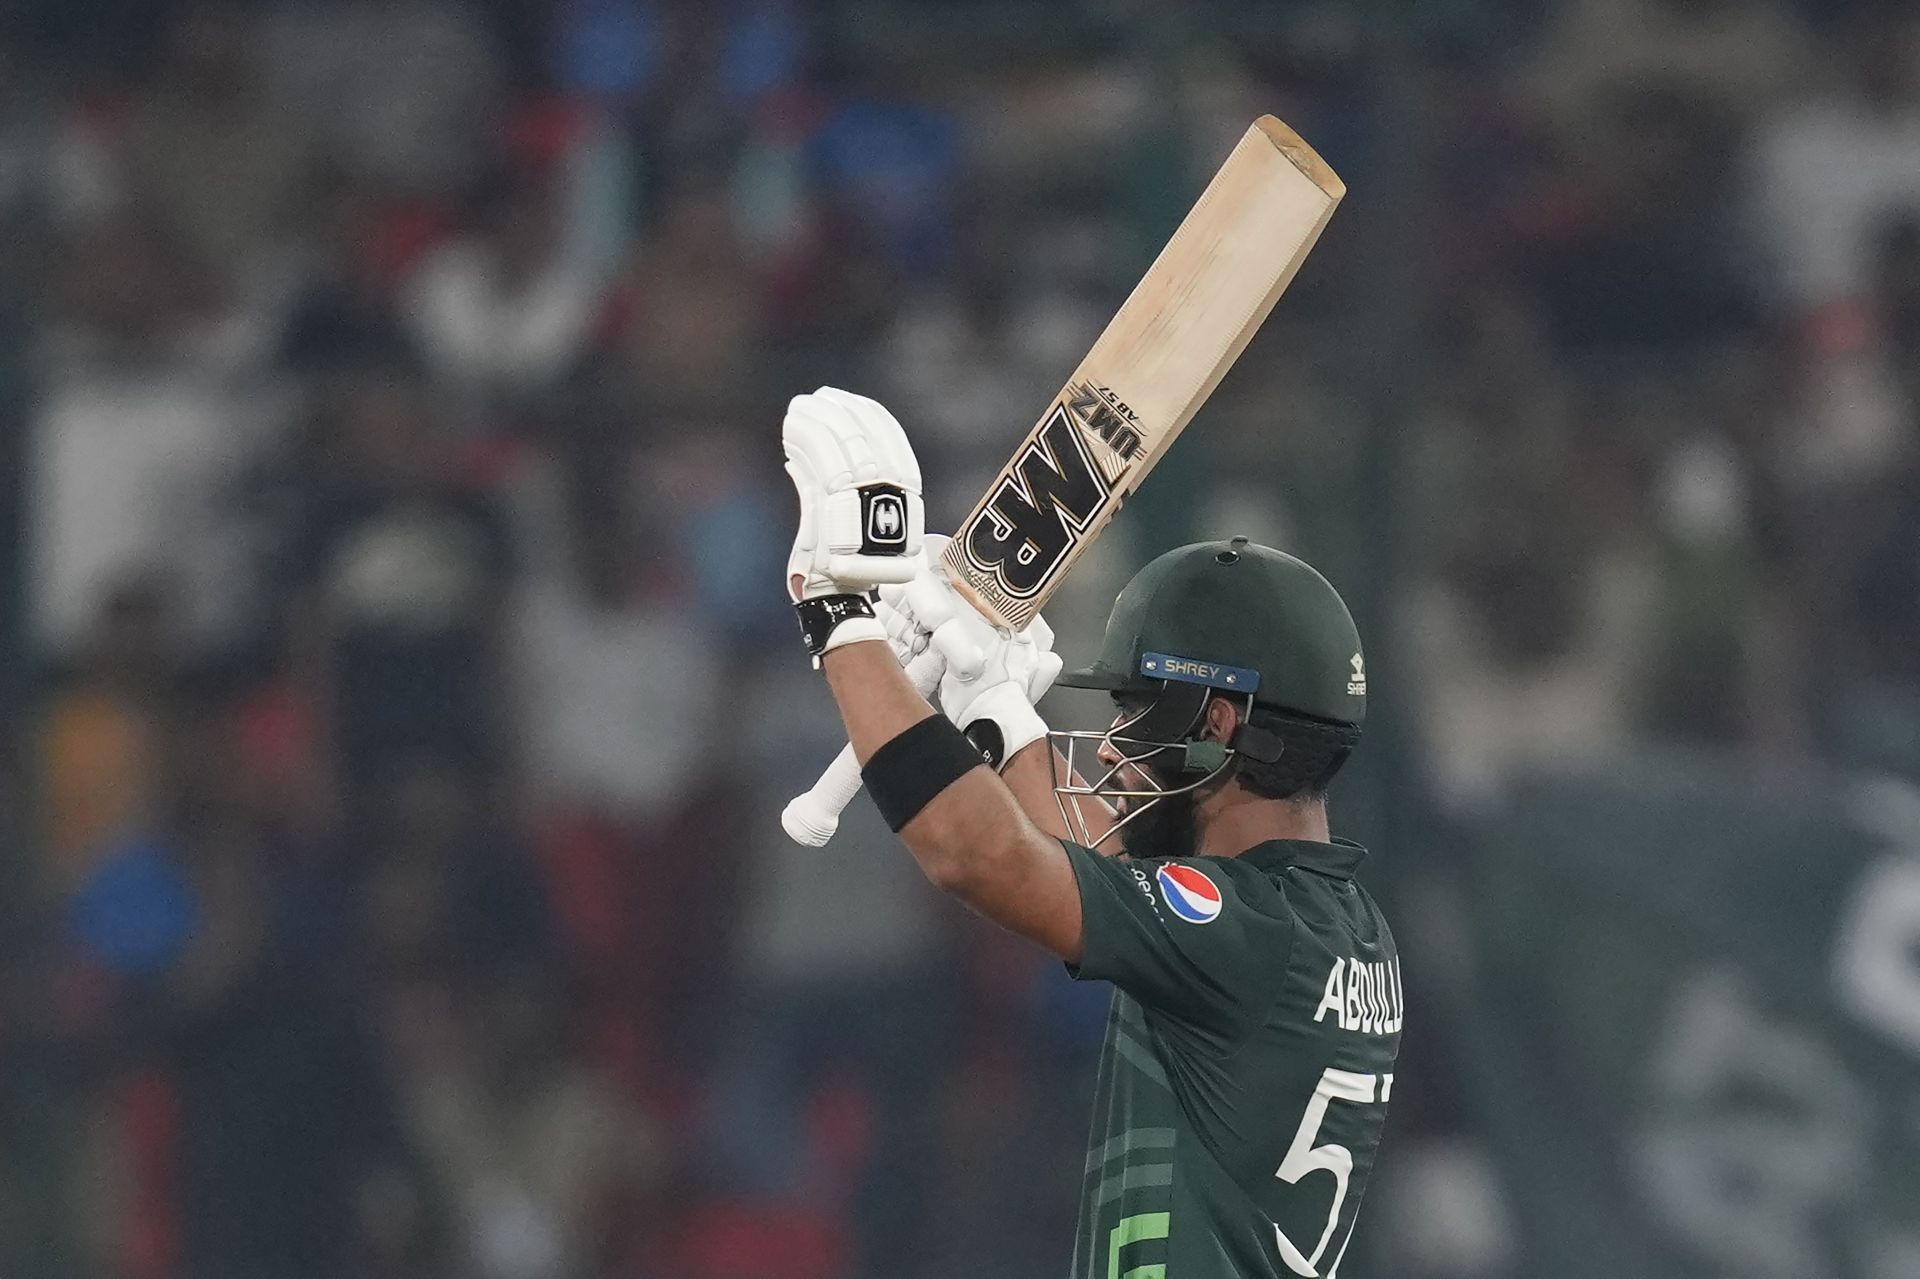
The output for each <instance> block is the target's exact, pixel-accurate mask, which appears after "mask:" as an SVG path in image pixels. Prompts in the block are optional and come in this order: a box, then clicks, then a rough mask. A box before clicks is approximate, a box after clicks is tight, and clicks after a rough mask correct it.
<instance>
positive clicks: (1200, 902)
mask: <svg viewBox="0 0 1920 1279" xmlns="http://www.w3.org/2000/svg"><path fill="white" fill-rule="evenodd" d="M1156 878H1158V879H1159V881H1160V895H1161V896H1162V897H1164V898H1166V901H1167V909H1169V910H1171V911H1172V912H1173V913H1174V914H1176V915H1178V916H1179V917H1180V918H1182V919H1184V920H1186V921H1187V922H1188V923H1189V924H1211V923H1212V922H1213V921H1214V920H1216V919H1218V918H1220V906H1221V899H1220V889H1219V887H1218V886H1216V885H1215V884H1214V882H1213V881H1212V880H1211V879H1208V878H1207V877H1206V875H1205V873H1204V872H1202V871H1199V870H1196V869H1194V868H1193V867H1192V866H1162V867H1161V868H1160V869H1159V871H1158V872H1156Z"/></svg>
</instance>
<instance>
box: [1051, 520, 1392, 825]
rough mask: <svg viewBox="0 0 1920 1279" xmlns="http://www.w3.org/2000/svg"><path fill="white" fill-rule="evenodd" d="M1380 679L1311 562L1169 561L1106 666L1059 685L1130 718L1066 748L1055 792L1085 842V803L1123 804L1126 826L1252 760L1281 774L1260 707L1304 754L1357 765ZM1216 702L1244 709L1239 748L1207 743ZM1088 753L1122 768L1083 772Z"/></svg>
mask: <svg viewBox="0 0 1920 1279" xmlns="http://www.w3.org/2000/svg"><path fill="white" fill-rule="evenodd" d="M1366 669H1367V668H1366V661H1365V658H1364V657H1363V656H1362V652H1361V648H1360V635H1359V632H1358V631H1357V630H1356V629H1355V628H1354V625H1353V615H1352V614H1351V613H1349V612H1348V611H1347V606H1346V604H1345V603H1344V602H1343V601H1342V600H1341V598H1340V595H1339V592H1337V591H1335V590H1334V589H1333V586H1332V584H1331V583H1329V582H1328V581H1327V579H1326V578H1324V577H1322V576H1320V574H1319V573H1317V572H1315V571H1314V570H1313V568H1312V567H1311V566H1309V565H1308V564H1306V563H1305V562H1304V561H1301V560H1298V559H1296V558H1294V557H1293V556H1291V555H1288V554H1285V553H1284V552H1281V551H1276V550H1274V549H1273V548H1271V547H1267V546H1257V545H1255V544H1253V543H1252V542H1250V541H1248V540H1247V539H1246V538H1244V537H1236V538H1233V539H1231V540H1230V541H1225V542H1199V543H1195V544H1194V545H1191V546H1182V547H1179V548H1178V549H1176V550H1172V551H1168V552H1167V553H1166V554H1164V555H1162V556H1160V557H1159V558H1157V559H1155V560H1154V561H1153V562H1152V563H1150V564H1148V565H1147V566H1146V567H1145V568H1143V569H1141V570H1140V571H1139V572H1138V573H1137V574H1135V575H1134V577H1133V580H1132V581H1130V582H1128V583H1127V585H1126V588H1125V589H1124V590H1122V591H1121V592H1120V598H1119V599H1117V600H1115V601H1114V605H1113V613H1112V615H1111V616H1110V617H1109V618H1108V620H1107V629H1106V635H1105V637H1104V639H1103V640H1102V642H1101V646H1100V652H1099V655H1098V657H1097V658H1096V659H1095V660H1094V662H1093V663H1092V665H1090V666H1087V667H1085V668H1083V669H1081V670H1076V671H1068V672H1065V673H1063V674H1062V675H1061V676H1060V678H1059V679H1058V680H1057V681H1055V682H1056V683H1059V684H1064V685H1066V686H1068V687H1070V688H1091V689H1100V690H1103V691H1106V692H1109V693H1112V694H1113V695H1114V699H1115V701H1116V702H1117V703H1119V706H1120V715H1119V717H1118V718H1117V719H1116V721H1115V722H1114V723H1113V724H1112V725H1111V726H1110V727H1109V728H1107V729H1105V730H1104V731H1100V732H1073V731H1066V732H1056V733H1054V734H1052V737H1053V741H1054V745H1055V746H1056V748H1057V749H1058V750H1059V754H1060V759H1061V760H1063V761H1064V762H1065V764H1066V765H1067V766H1068V767H1067V769H1066V775H1065V776H1064V777H1062V776H1056V777H1055V779H1054V780H1055V785H1054V790H1055V792H1056V795H1057V797H1058V798H1059V801H1060V805H1061V812H1062V815H1063V816H1065V817H1066V819H1067V822H1068V824H1069V828H1070V829H1075V828H1077V831H1078V832H1079V833H1083V834H1084V833H1085V832H1086V831H1087V829H1088V828H1087V824H1086V822H1085V821H1084V820H1083V819H1082V816H1081V813H1080V810H1079V801H1078V799H1077V798H1075V797H1081V796H1098V797H1100V798H1101V800H1103V801H1106V802H1112V801H1122V802H1121V803H1119V804H1117V805H1116V806H1117V807H1119V808H1122V809H1124V810H1125V811H1124V814H1123V816H1122V818H1121V822H1120V825H1124V824H1125V823H1126V822H1128V821H1131V820H1132V819H1133V818H1135V817H1137V816H1139V814H1140V813H1141V812H1142V811H1144V810H1145V809H1146V808H1147V807H1149V806H1151V805H1152V804H1153V803H1154V802H1156V801H1157V800H1160V799H1164V798H1166V797H1167V796H1169V795H1177V794H1182V793H1185V792H1188V791H1192V790H1195V789H1198V788H1199V787H1201V786H1204V785H1206V784H1207V783H1208V782H1210V781H1212V780H1213V779H1214V778H1216V777H1219V776H1220V775H1221V774H1222V773H1223V772H1224V771H1225V770H1226V769H1227V768H1228V766H1229V765H1230V764H1232V762H1233V760H1234V759H1235V758H1236V757H1238V756H1245V757H1247V758H1249V759H1251V760H1255V761H1259V762H1261V763H1263V764H1268V765H1278V763H1279V761H1280V759H1281V756H1282V755H1283V754H1284V753H1285V751H1286V749H1287V747H1286V746H1285V743H1284V742H1283V740H1282V737H1281V735H1280V734H1278V733H1276V732H1274V731H1271V730H1270V729H1268V728H1264V727H1261V726H1258V725H1255V724H1253V723H1250V722H1248V721H1249V719H1250V717H1251V716H1252V714H1253V712H1254V710H1255V708H1256V707H1260V708H1264V709H1266V710H1268V711H1272V712H1276V713H1277V714H1278V715H1280V716H1282V717H1284V719H1285V721H1286V722H1287V724H1288V725H1289V728H1288V730H1287V731H1288V733H1289V734H1290V735H1291V739H1292V740H1294V741H1295V742H1296V744H1297V743H1298V742H1300V741H1301V740H1302V737H1301V735H1302V734H1306V735H1307V738H1308V740H1313V738H1314V735H1316V734H1317V735H1320V736H1321V737H1324V739H1325V741H1324V743H1323V744H1324V745H1325V746H1326V747H1329V748H1332V749H1334V750H1335V751H1336V752H1337V758H1338V759H1344V757H1345V750H1346V749H1350V748H1351V746H1352V743H1353V742H1354V741H1355V740H1357V738H1358V736H1359V727H1360V723H1361V721H1362V720H1363V719H1364V718H1365V716H1366V709H1367V675H1366ZM1214 696H1225V697H1230V698H1235V699H1237V700H1239V701H1240V709H1241V720H1242V722H1241V724H1240V726H1239V728H1238V729H1237V730H1236V731H1235V732H1234V734H1233V737H1232V739H1231V740H1230V741H1228V742H1225V743H1222V742H1215V741H1208V740H1204V739H1203V738H1202V737H1201V736H1200V732H1201V726H1202V724H1203V723H1204V720H1205V715H1206V705H1207V702H1208V700H1209V699H1210V698H1212V697H1214ZM1076 747H1088V748H1091V749H1093V750H1094V751H1095V753H1096V758H1098V751H1099V750H1101V749H1104V750H1105V751H1106V752H1107V753H1108V756H1109V758H1111V759H1117V760H1118V761H1119V762H1118V763H1113V764H1107V763H1104V762H1102V763H1099V764H1095V765H1093V766H1092V767H1088V768H1082V766H1081V761H1080V760H1079V759H1078V758H1077V755H1076ZM1311 757H1312V756H1311V752H1310V753H1309V755H1308V756H1304V757H1303V756H1299V755H1296V756H1294V758H1296V759H1300V758H1311ZM1333 767H1334V768H1337V767H1338V763H1337V760H1336V762H1335V763H1334V764H1333ZM1089 779H1091V780H1089ZM1070 799H1071V800H1072V801H1073V803H1072V809H1071V811H1069V803H1068V801H1069V800H1070ZM1118 829H1119V825H1115V826H1114V827H1112V828H1111V829H1110V830H1109V831H1108V832H1107V833H1108V834H1112V833H1113V831H1117V830H1118ZM1102 838H1105V836H1102Z"/></svg>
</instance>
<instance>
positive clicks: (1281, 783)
mask: <svg viewBox="0 0 1920 1279" xmlns="http://www.w3.org/2000/svg"><path fill="white" fill-rule="evenodd" d="M1247 723H1248V724H1250V725H1252V726H1253V727H1254V728H1258V729H1261V730H1263V731H1265V732H1268V733H1271V734H1272V735H1273V736H1275V737H1277V738H1279V739H1280V747H1281V749H1280V758H1279V759H1276V760H1274V761H1273V762H1272V763H1265V762H1263V761H1261V760H1257V759H1254V758H1253V757H1252V756H1250V755H1247V754H1244V753H1243V754H1241V755H1239V756H1238V757H1237V768H1236V771H1235V776H1237V777H1238V778H1239V779H1240V784H1241V785H1242V786H1244V787H1246V788H1247V790H1249V791H1251V792H1252V793H1253V794H1255V795H1258V796H1259V797H1260V798H1262V799H1325V798H1326V796H1327V787H1328V785H1329V784H1331V783H1332V781H1333V778H1334V774H1336V773H1338V772H1339V771H1340V768H1341V766H1342V765H1343V764H1345V763H1346V762H1347V756H1349V755H1351V754H1353V748H1354V746H1355V744H1357V743H1358V742H1359V740H1360V726H1359V725H1357V724H1345V723H1341V722H1339V721H1337V720H1328V719H1316V718H1314V717H1313V716H1310V715H1295V714H1290V713H1289V712H1286V711H1278V710H1274V709H1272V708H1270V707H1266V706H1255V707H1254V708H1253V713H1252V714H1251V715H1249V716H1248V717H1247Z"/></svg>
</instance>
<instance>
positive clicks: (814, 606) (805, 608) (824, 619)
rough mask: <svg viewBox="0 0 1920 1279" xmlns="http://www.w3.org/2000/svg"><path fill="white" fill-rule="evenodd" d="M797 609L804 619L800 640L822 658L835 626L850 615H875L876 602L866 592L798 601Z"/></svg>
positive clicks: (822, 596) (810, 650) (797, 615)
mask: <svg viewBox="0 0 1920 1279" xmlns="http://www.w3.org/2000/svg"><path fill="white" fill-rule="evenodd" d="M793 612H794V616H796V617H798V618H799V619H800V639H801V640H802V641H803V642H804V643H805V644H806V646H807V652H809V653H811V654H812V655H813V656H815V657H818V656H820V654H822V653H824V652H826V651H827V639H828V637H830V636H831V635H832V634H833V628H834V627H836V626H838V625H840V623H842V622H844V621H846V620H847V619H848V618H850V617H872V616H873V604H872V602H871V601H869V600H868V599H867V597H866V596H864V595H821V596H817V597H816V598H814V599H810V600H798V601H796V602H795V603H794V606H793Z"/></svg>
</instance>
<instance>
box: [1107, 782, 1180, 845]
mask: <svg viewBox="0 0 1920 1279" xmlns="http://www.w3.org/2000/svg"><path fill="white" fill-rule="evenodd" d="M1193 801H1194V793H1193V792H1192V791H1184V792H1182V793H1180V794H1178V795H1163V796H1160V797H1159V798H1156V799H1132V800H1125V801H1123V803H1124V804H1125V808H1123V809H1122V810H1121V812H1122V815H1123V816H1124V815H1125V813H1126V812H1127V811H1129V810H1131V809H1132V808H1133V807H1134V805H1136V804H1144V805H1146V808H1145V810H1144V811H1142V812H1141V813H1140V814H1139V816H1137V817H1135V818H1133V819H1132V820H1131V821H1129V822H1128V823H1127V824H1126V825H1125V826H1122V827H1121V828H1120V850H1121V851H1122V852H1124V853H1125V854H1126V855H1127V856H1128V857H1143V858H1144V857H1191V856H1193V850H1194V848H1195V846H1196V834H1195V831H1194V828H1193V806H1194V805H1193Z"/></svg>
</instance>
